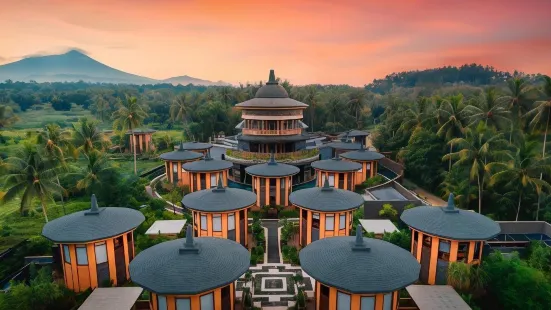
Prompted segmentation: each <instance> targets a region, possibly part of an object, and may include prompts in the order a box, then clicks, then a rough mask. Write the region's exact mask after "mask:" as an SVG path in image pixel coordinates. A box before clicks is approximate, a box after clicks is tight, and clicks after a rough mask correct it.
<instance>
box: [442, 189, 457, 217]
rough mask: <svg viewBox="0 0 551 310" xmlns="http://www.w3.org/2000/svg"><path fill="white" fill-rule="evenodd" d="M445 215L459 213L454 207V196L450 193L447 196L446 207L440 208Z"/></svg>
mask: <svg viewBox="0 0 551 310" xmlns="http://www.w3.org/2000/svg"><path fill="white" fill-rule="evenodd" d="M442 209H443V210H444V211H445V212H447V213H459V209H457V208H456V207H455V196H454V195H453V193H450V195H449V196H448V205H447V206H445V207H444V208H442Z"/></svg>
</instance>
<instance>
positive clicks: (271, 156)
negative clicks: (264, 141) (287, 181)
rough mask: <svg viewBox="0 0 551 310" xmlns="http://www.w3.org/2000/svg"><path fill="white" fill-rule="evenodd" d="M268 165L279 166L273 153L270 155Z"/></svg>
mask: <svg viewBox="0 0 551 310" xmlns="http://www.w3.org/2000/svg"><path fill="white" fill-rule="evenodd" d="M268 165H277V162H276V161H275V154H274V152H272V153H271V154H270V159H269V160H268Z"/></svg>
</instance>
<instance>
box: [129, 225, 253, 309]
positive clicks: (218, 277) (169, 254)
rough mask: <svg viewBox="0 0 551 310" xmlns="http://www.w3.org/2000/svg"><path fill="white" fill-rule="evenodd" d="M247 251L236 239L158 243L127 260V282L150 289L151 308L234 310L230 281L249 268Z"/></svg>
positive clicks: (189, 236)
mask: <svg viewBox="0 0 551 310" xmlns="http://www.w3.org/2000/svg"><path fill="white" fill-rule="evenodd" d="M249 264H250V253H249V251H248V250H247V249H245V248H244V247H242V246H241V245H239V244H238V243H236V242H235V241H232V240H228V239H223V238H213V237H200V238H194V237H193V231H192V227H191V226H188V229H187V233H186V238H185V239H176V240H172V241H167V242H163V243H160V244H157V245H155V246H152V247H150V248H148V249H146V250H144V251H142V252H140V254H138V255H137V256H136V258H135V259H134V260H133V261H132V263H131V264H130V276H131V278H132V281H133V282H134V283H136V284H137V285H139V286H141V287H143V288H144V289H145V290H147V291H149V292H150V295H149V296H150V309H152V310H180V309H189V310H233V309H235V281H236V280H237V279H238V278H239V277H241V276H242V275H243V274H244V273H245V272H247V270H248V269H249Z"/></svg>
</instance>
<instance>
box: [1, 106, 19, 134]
mask: <svg viewBox="0 0 551 310" xmlns="http://www.w3.org/2000/svg"><path fill="white" fill-rule="evenodd" d="M18 120H19V117H17V115H15V114H14V113H13V110H12V108H11V107H10V106H7V105H3V104H0V129H2V128H5V127H8V126H10V125H11V124H13V123H15V122H17V121H18Z"/></svg>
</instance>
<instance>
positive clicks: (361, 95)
mask: <svg viewBox="0 0 551 310" xmlns="http://www.w3.org/2000/svg"><path fill="white" fill-rule="evenodd" d="M347 105H348V107H349V108H350V110H351V111H352V112H353V113H354V115H355V116H354V117H355V119H356V128H357V129H361V121H360V118H361V113H360V112H361V111H362V109H363V108H364V107H365V106H366V105H367V93H366V92H365V91H364V90H363V89H356V90H354V91H353V92H351V93H350V95H349V97H348V102H347Z"/></svg>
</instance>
